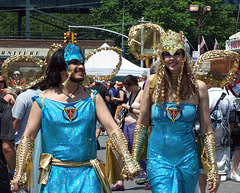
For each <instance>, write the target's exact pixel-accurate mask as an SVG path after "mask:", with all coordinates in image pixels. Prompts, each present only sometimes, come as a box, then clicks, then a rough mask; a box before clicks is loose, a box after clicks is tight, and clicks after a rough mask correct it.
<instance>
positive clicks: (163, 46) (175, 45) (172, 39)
mask: <svg viewBox="0 0 240 193" xmlns="http://www.w3.org/2000/svg"><path fill="white" fill-rule="evenodd" d="M179 49H182V50H183V51H184V61H185V60H186V54H187V51H186V47H185V41H184V34H183V32H182V31H181V32H179V33H177V32H174V31H172V30H169V31H168V32H167V33H165V34H163V35H162V36H161V38H160V44H159V45H158V51H159V55H160V57H161V55H162V53H163V52H168V53H170V54H171V55H172V56H173V55H174V54H175V52H176V51H177V50H179Z"/></svg>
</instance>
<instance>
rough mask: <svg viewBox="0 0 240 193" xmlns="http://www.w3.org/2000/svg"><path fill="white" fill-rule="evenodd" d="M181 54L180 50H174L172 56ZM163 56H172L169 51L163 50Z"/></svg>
mask: <svg viewBox="0 0 240 193" xmlns="http://www.w3.org/2000/svg"><path fill="white" fill-rule="evenodd" d="M181 55H182V52H181V51H176V52H175V53H174V56H181ZM164 56H167V57H170V56H172V55H171V54H170V53H169V52H164Z"/></svg>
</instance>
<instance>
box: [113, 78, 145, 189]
mask: <svg viewBox="0 0 240 193" xmlns="http://www.w3.org/2000/svg"><path fill="white" fill-rule="evenodd" d="M123 86H124V87H125V88H126V90H127V91H128V92H130V97H129V100H128V102H127V103H123V104H122V105H121V106H122V107H123V108H124V109H125V110H126V114H125V115H126V116H125V118H124V125H123V133H124V136H125V137H126V139H127V144H128V149H129V151H130V152H132V145H133V134H134V129H135V126H136V122H137V119H138V114H139V112H140V105H141V101H142V100H141V99H142V90H141V88H139V87H138V79H137V77H135V76H133V75H127V76H126V77H125V78H124V79H123ZM140 164H141V163H140ZM143 165H144V164H143ZM143 167H146V164H145V165H144V166H143ZM122 190H125V187H124V181H123V180H119V181H118V182H117V184H116V185H115V186H114V187H113V188H112V191H122Z"/></svg>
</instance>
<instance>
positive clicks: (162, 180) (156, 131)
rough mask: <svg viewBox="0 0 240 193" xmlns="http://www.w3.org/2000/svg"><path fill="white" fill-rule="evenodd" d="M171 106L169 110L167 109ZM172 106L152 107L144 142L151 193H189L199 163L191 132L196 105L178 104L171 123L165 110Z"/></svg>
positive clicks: (194, 183) (195, 181) (190, 192)
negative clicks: (146, 146) (177, 112)
mask: <svg viewBox="0 0 240 193" xmlns="http://www.w3.org/2000/svg"><path fill="white" fill-rule="evenodd" d="M171 106H172V107H171ZM169 107H171V108H175V107H176V105H175V103H170V102H167V103H164V104H163V106H160V105H158V106H157V107H155V106H154V104H153V106H152V123H153V127H152V132H151V135H150V137H149V142H148V152H147V175H148V179H149V184H150V187H151V190H152V192H153V193H160V192H161V193H172V192H174V193H193V192H194V191H195V188H196V185H197V182H198V178H199V174H200V160H199V156H198V151H197V146H196V142H195V136H194V131H193V124H194V118H195V114H196V105H192V104H186V103H181V104H180V106H179V107H180V109H181V114H179V116H178V118H179V119H178V120H175V121H174V122H173V121H172V120H170V119H169V118H168V113H167V110H166V108H169Z"/></svg>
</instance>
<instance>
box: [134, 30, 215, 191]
mask: <svg viewBox="0 0 240 193" xmlns="http://www.w3.org/2000/svg"><path fill="white" fill-rule="evenodd" d="M159 55H160V62H159V64H158V69H157V72H156V74H155V75H151V76H150V77H149V78H148V80H147V83H146V86H145V88H144V93H143V98H142V101H144V103H143V104H142V105H141V109H140V115H139V118H138V122H137V125H136V128H135V133H134V142H133V151H132V156H133V159H135V160H138V159H139V157H140V154H141V153H140V150H142V145H143V141H144V140H145V139H146V134H147V130H148V126H149V125H151V124H152V131H151V134H150V136H149V140H148V148H147V175H148V179H149V185H150V188H151V190H152V192H154V193H158V192H159V193H171V192H174V193H193V192H195V189H196V185H197V182H198V178H199V174H200V159H199V155H198V151H197V146H196V142H195V136H194V132H193V124H194V118H195V114H196V111H197V110H198V114H199V118H200V124H201V134H202V136H204V145H205V147H206V150H207V154H208V155H209V157H210V161H211V169H210V171H209V173H208V181H209V190H210V192H212V193H213V192H216V191H217V189H218V184H219V176H218V173H217V165H216V155H215V141H214V133H213V132H212V128H211V122H210V116H209V107H208V93H207V87H206V85H205V83H203V82H202V81H199V80H195V78H194V76H193V73H192V71H191V67H190V62H189V61H188V59H187V52H186V48H185V45H184V35H183V33H182V32H180V33H176V32H173V31H171V30H170V31H168V32H167V33H165V34H164V35H163V36H162V37H161V41H160V44H159ZM150 93H151V94H150ZM150 114H151V116H149V115H150Z"/></svg>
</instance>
